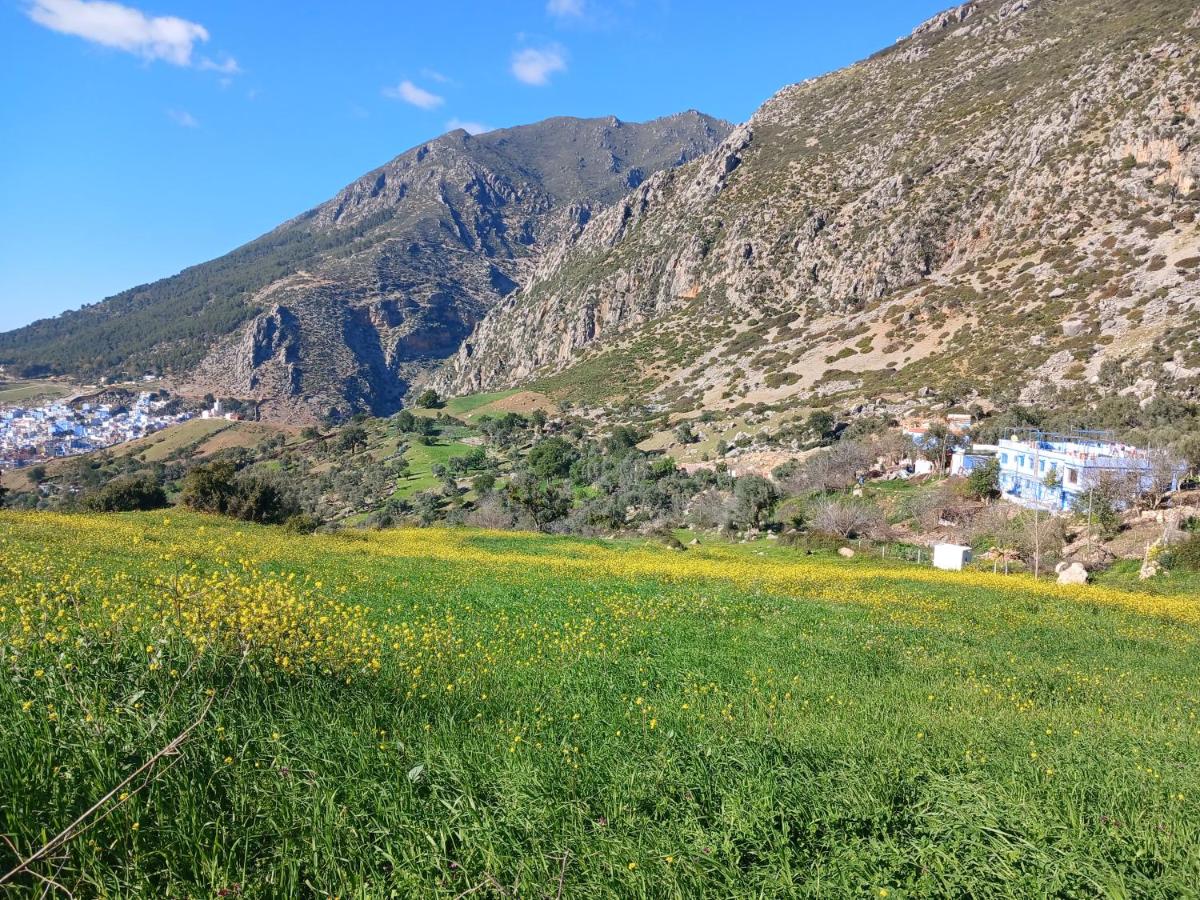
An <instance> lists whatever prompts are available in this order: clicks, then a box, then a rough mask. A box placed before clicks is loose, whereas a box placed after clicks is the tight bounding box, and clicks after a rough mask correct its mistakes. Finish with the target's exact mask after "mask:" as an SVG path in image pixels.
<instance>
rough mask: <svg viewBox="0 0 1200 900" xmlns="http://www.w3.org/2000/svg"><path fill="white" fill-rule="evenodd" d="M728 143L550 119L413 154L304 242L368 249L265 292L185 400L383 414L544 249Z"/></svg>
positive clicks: (681, 122) (328, 260) (712, 136)
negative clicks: (245, 400) (326, 239)
mask: <svg viewBox="0 0 1200 900" xmlns="http://www.w3.org/2000/svg"><path fill="white" fill-rule="evenodd" d="M726 131H727V127H726V126H725V125H724V124H723V123H720V122H717V121H715V120H712V119H709V118H708V117H705V116H702V115H700V114H699V113H684V114H681V115H679V116H673V117H670V118H668V119H661V120H657V121H655V122H651V123H646V124H643V125H639V124H628V123H623V122H620V121H618V120H616V119H600V120H578V119H551V120H548V121H546V122H542V123H539V124H537V125H533V126H525V127H522V128H513V129H506V130H503V131H496V132H490V133H488V134H483V135H478V136H471V135H468V134H467V133H466V132H465V131H455V132H451V133H450V134H447V135H445V136H443V137H441V138H439V139H437V140H436V141H432V142H430V143H429V144H426V145H423V146H421V147H418V148H415V149H414V150H411V151H409V152H408V153H406V154H404V155H402V156H400V157H397V158H396V159H395V160H393V161H392V162H391V163H389V164H388V165H386V166H384V167H383V168H381V169H378V170H377V171H375V172H371V173H369V174H367V175H365V176H363V177H362V178H360V179H359V180H358V181H356V182H355V183H353V184H351V185H350V186H348V187H347V188H346V189H345V190H343V191H342V192H341V193H339V194H338V195H337V196H336V197H334V198H333V199H332V200H330V201H329V202H328V203H326V204H324V205H322V206H321V207H318V208H317V209H316V210H314V211H313V212H311V213H309V214H307V216H306V217H305V219H306V224H307V225H308V227H313V228H316V229H320V230H324V231H335V232H344V231H352V232H354V231H362V232H363V235H362V237H359V238H357V239H356V240H354V241H353V242H350V243H348V244H343V245H342V246H339V248H338V250H337V252H336V253H333V254H330V255H328V256H327V257H324V258H322V259H320V260H318V261H316V262H315V264H314V265H312V266H311V267H310V266H306V267H305V268H304V269H303V270H301V271H297V272H296V273H295V274H292V275H290V276H288V277H285V278H282V279H279V280H277V281H275V282H273V283H271V284H270V285H268V286H267V287H266V288H265V289H264V290H263V291H261V292H260V293H259V294H258V295H257V296H256V297H255V298H254V303H255V304H256V305H257V306H258V307H260V308H261V309H262V310H263V311H262V312H261V313H259V315H258V316H257V317H256V318H254V319H253V320H251V321H250V322H249V323H248V324H247V325H246V326H245V327H244V328H242V329H241V330H240V331H238V332H237V333H235V334H233V335H231V336H230V337H229V338H227V339H225V340H223V341H221V342H219V343H218V345H217V346H216V347H215V348H214V349H213V351H212V352H211V353H210V354H209V355H208V356H207V357H206V358H205V359H204V360H203V361H202V362H201V364H200V365H199V367H198V368H197V370H196V373H195V375H194V377H193V379H192V381H193V386H194V387H197V388H198V387H199V386H204V387H206V389H208V390H213V391H214V392H217V393H228V394H230V395H234V396H239V397H253V398H255V399H256V400H258V401H259V402H260V409H262V410H265V411H266V413H267V414H270V415H276V416H279V415H286V416H289V417H303V416H305V415H317V416H322V417H331V418H340V417H344V416H345V415H347V414H348V413H350V412H353V411H357V410H367V411H370V412H373V413H376V414H386V413H389V412H392V411H394V410H395V409H397V408H398V407H399V405H400V403H401V399H402V397H403V396H404V393H405V391H406V389H407V387H408V384H409V382H410V381H411V379H412V378H413V377H414V376H418V375H420V374H421V373H422V372H423V371H425V370H426V369H428V368H429V366H430V365H431V364H433V363H437V362H439V361H441V360H443V359H445V358H446V357H448V356H450V355H452V354H453V353H454V352H455V351H457V349H458V347H459V345H460V344H461V343H462V341H463V339H464V338H465V337H466V336H467V334H469V333H470V331H471V329H472V327H473V326H474V325H475V324H476V323H477V322H478V321H479V319H480V318H482V316H483V315H484V314H485V313H486V312H487V311H488V310H489V309H490V308H491V307H492V306H494V305H495V304H496V303H497V302H498V301H500V300H501V299H502V298H503V297H505V296H507V295H509V294H510V293H512V291H514V290H515V289H516V288H517V287H518V285H519V283H520V282H521V281H523V280H524V279H525V278H526V276H527V272H528V270H529V267H530V266H531V265H532V264H533V263H534V262H535V261H536V259H537V258H538V255H539V253H540V251H541V249H542V248H543V247H545V246H547V245H554V244H555V243H557V242H559V241H561V240H562V238H563V237H564V236H565V235H566V234H567V233H568V232H570V230H571V229H573V228H578V227H579V226H580V224H581V223H583V222H586V221H587V219H588V217H589V216H590V215H591V214H592V210H593V209H598V208H603V206H604V205H605V204H606V203H611V202H613V201H614V200H616V199H618V198H619V197H620V196H621V195H622V194H623V193H624V192H625V191H626V190H628V189H629V187H630V186H631V185H636V184H638V183H640V182H641V180H642V178H643V177H644V174H643V173H644V172H647V171H655V170H657V169H659V168H662V167H664V166H671V165H676V164H680V163H683V162H686V161H688V160H690V159H692V158H694V157H696V156H699V155H701V154H702V153H704V152H705V151H707V150H709V149H711V147H712V146H713V145H714V144H715V143H716V142H717V141H719V140H720V139H721V137H722V136H723V135H724V134H725V132H726ZM281 337H282V340H281Z"/></svg>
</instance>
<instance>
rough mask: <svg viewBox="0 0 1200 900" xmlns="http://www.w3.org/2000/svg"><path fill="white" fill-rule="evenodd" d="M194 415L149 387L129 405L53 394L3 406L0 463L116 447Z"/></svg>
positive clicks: (15, 463)
mask: <svg viewBox="0 0 1200 900" xmlns="http://www.w3.org/2000/svg"><path fill="white" fill-rule="evenodd" d="M194 416H195V413H194V412H190V411H186V410H180V409H179V403H178V401H176V400H172V399H169V398H165V397H164V396H163V395H161V394H157V393H153V392H150V391H141V392H140V393H138V394H137V396H136V399H134V400H132V402H130V403H129V404H128V405H126V404H121V403H75V404H72V403H68V402H66V401H63V400H54V401H51V402H48V403H44V404H41V405H36V406H34V405H29V406H22V405H11V406H8V407H5V408H0V469H8V468H20V467H21V466H27V465H32V464H34V463H37V462H43V461H45V460H48V459H54V458H57V457H64V456H75V455H76V454H80V453H88V452H90V451H93V450H100V449H103V448H105V447H111V446H113V445H114V444H120V443H123V442H125V441H131V440H134V439H136V438H140V437H145V436H146V435H148V434H152V433H153V432H155V431H159V430H161V429H163V428H166V427H167V426H169V425H174V424H176V423H177V422H184V421H186V420H188V419H191V418H193V417H194Z"/></svg>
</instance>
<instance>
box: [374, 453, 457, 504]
mask: <svg viewBox="0 0 1200 900" xmlns="http://www.w3.org/2000/svg"><path fill="white" fill-rule="evenodd" d="M470 449H471V447H470V445H469V444H463V443H461V442H459V441H447V442H446V443H437V444H417V443H413V444H412V445H411V446H410V447H409V448H408V450H406V451H405V453H404V458H405V459H407V460H408V464H409V467H410V468H409V470H408V475H406V476H405V477H404V478H401V479H398V483H397V487H396V491H395V493H394V494H393V495H392V496H393V497H395V498H397V499H401V498H404V497H411V496H412V495H413V494H419V493H420V492H421V491H428V490H432V489H433V488H436V487H437V486H438V485H439V484H441V480H440V479H439V478H438V477H437V476H435V475H434V474H433V467H434V466H435V465H438V464H441V465H445V464H446V463H447V462H448V461H449V460H450V458H451V457H454V456H463V455H465V454H466V453H467V451H469V450H470Z"/></svg>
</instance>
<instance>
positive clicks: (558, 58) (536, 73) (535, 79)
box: [512, 44, 567, 85]
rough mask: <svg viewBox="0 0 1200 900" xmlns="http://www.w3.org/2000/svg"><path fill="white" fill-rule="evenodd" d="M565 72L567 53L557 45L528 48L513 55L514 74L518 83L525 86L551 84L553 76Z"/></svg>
mask: <svg viewBox="0 0 1200 900" xmlns="http://www.w3.org/2000/svg"><path fill="white" fill-rule="evenodd" d="M565 71H567V56H566V51H565V50H563V48H562V47H560V46H558V45H557V44H554V45H552V46H550V47H543V48H541V49H537V48H535V47H528V48H526V49H525V50H518V51H517V52H516V53H514V54H513V58H512V73H513V75H514V76H516V79H517V81H523V82H524V83H525V84H534V85H543V84H549V83H550V76H551V75H553V74H554V73H555V72H565Z"/></svg>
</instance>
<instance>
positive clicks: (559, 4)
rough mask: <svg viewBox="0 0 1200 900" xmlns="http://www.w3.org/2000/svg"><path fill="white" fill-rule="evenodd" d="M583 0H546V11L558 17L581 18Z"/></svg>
mask: <svg viewBox="0 0 1200 900" xmlns="http://www.w3.org/2000/svg"><path fill="white" fill-rule="evenodd" d="M583 2H584V0H547V2H546V12H548V13H549V14H550V15H552V16H554V17H555V18H559V19H581V18H583Z"/></svg>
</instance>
